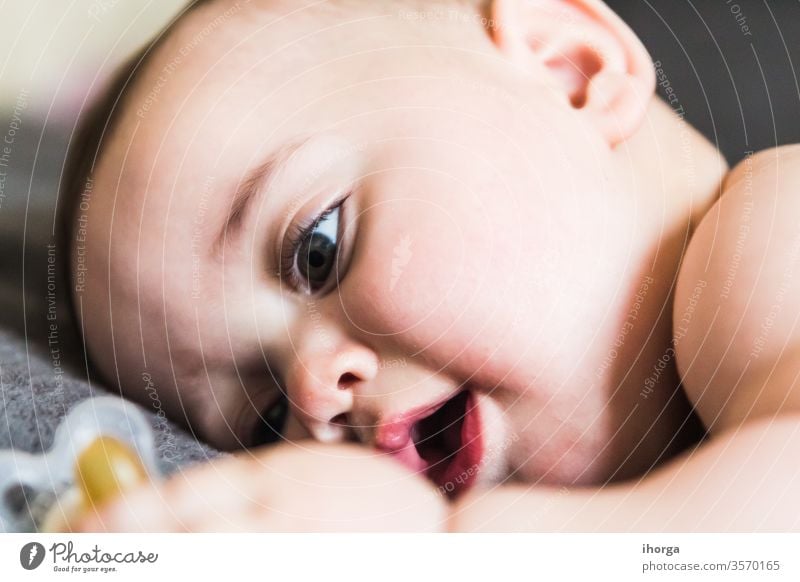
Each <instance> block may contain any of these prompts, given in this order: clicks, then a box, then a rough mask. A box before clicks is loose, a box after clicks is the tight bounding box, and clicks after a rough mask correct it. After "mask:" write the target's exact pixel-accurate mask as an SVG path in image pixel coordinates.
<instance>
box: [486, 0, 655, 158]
mask: <svg viewBox="0 0 800 582" xmlns="http://www.w3.org/2000/svg"><path fill="white" fill-rule="evenodd" d="M492 20H493V22H494V25H495V26H494V29H493V37H494V42H495V45H496V46H497V47H498V49H500V51H501V52H503V53H504V54H505V55H506V56H507V57H508V58H509V59H510V60H512V61H513V62H514V63H515V64H516V65H517V66H519V67H522V68H525V69H528V70H533V69H535V68H537V67H539V68H541V67H544V69H545V70H546V73H547V76H548V79H547V81H548V84H549V85H550V86H551V87H553V88H555V89H556V91H558V92H560V93H561V94H563V96H564V98H565V99H566V100H567V102H568V103H569V105H570V106H571V107H573V108H575V109H576V110H578V111H579V112H580V114H581V115H584V116H585V117H586V119H587V121H588V122H589V123H590V124H592V125H593V126H594V127H595V128H596V129H597V130H598V131H599V132H600V133H601V135H602V136H603V137H604V138H605V140H606V141H607V142H608V144H609V145H610V146H614V145H616V144H618V143H619V142H621V141H624V140H625V139H627V138H628V137H630V136H631V135H632V134H633V133H634V132H635V131H636V129H637V128H638V127H639V125H640V124H641V122H642V120H643V118H644V115H645V112H646V111H647V106H648V104H649V102H650V99H651V98H652V96H653V93H654V91H655V72H654V71H653V66H652V61H651V59H650V56H649V55H648V53H647V50H646V49H645V48H644V46H643V45H642V43H641V42H640V41H639V39H638V38H637V37H636V35H635V34H634V33H633V32H632V31H631V30H630V29H629V28H628V26H627V25H626V24H625V23H624V22H623V21H622V20H621V19H620V18H619V17H618V16H617V15H616V14H615V13H614V12H613V11H612V10H611V9H610V8H608V7H607V6H606V5H605V4H604V3H603V2H602V1H600V0H493V1H492Z"/></svg>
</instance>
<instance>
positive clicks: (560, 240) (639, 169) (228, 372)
mask: <svg viewBox="0 0 800 582" xmlns="http://www.w3.org/2000/svg"><path fill="white" fill-rule="evenodd" d="M655 82H656V74H655V70H654V67H653V64H652V61H651V59H650V57H649V56H648V54H647V52H646V50H645V49H644V48H643V46H642V44H641V43H640V42H639V40H638V39H637V38H636V37H635V35H634V34H633V33H632V31H631V30H630V29H629V28H628V27H627V26H626V25H625V24H624V23H623V22H622V21H621V20H620V19H619V18H618V17H617V16H616V15H615V14H614V13H613V12H612V11H611V10H610V9H609V8H608V7H607V6H605V5H604V4H603V3H602V2H601V1H600V0H485V1H483V0H440V1H438V2H432V1H431V0H417V1H414V0H392V1H389V0H385V1H381V2H375V1H368V0H327V1H326V0H321V1H311V0H306V1H303V2H298V1H297V0H205V1H200V2H196V3H195V4H193V5H192V6H191V7H190V8H189V9H188V10H187V11H186V12H184V13H183V14H182V15H181V16H180V17H179V18H178V19H177V20H176V21H175V22H174V23H173V24H172V25H171V26H169V27H168V28H167V30H166V31H165V33H164V34H162V35H160V36H159V37H158V38H157V39H156V40H155V42H154V43H153V44H152V45H151V47H150V48H148V49H147V50H145V51H144V52H143V53H142V55H140V57H137V58H136V59H134V61H133V62H132V65H131V66H129V67H127V68H126V69H125V70H124V71H123V72H121V73H120V75H119V76H118V79H117V82H116V83H115V85H114V86H113V87H112V88H111V90H110V91H109V92H108V94H107V96H106V97H105V98H104V99H103V100H102V101H101V103H100V104H99V106H98V108H97V109H96V111H95V112H94V114H93V115H92V116H91V117H90V118H89V120H88V122H86V123H85V128H84V132H83V133H82V134H81V136H79V138H78V139H77V140H76V141H75V144H74V148H73V158H72V160H71V175H70V178H69V179H68V180H67V182H66V184H67V187H66V192H65V193H64V196H63V199H64V200H63V203H64V221H65V224H66V227H67V232H68V234H69V237H70V238H69V249H70V253H71V272H72V292H73V301H74V308H75V312H76V315H77V317H78V321H79V325H80V328H81V330H82V333H83V337H84V338H85V345H86V349H87V353H88V356H89V358H90V360H91V361H92V362H93V364H94V366H95V367H96V369H97V371H98V372H99V374H100V376H101V377H102V378H103V379H104V380H105V381H107V382H108V383H110V384H112V385H118V386H119V387H120V389H121V390H122V391H123V393H124V394H125V395H126V396H128V397H130V398H133V399H137V400H140V401H142V402H147V401H148V400H149V398H150V394H151V392H152V391H153V390H156V391H157V395H158V399H159V401H160V402H161V403H163V406H164V408H165V410H166V412H167V414H168V415H170V416H171V417H172V418H173V419H176V420H178V421H182V422H184V423H185V424H186V425H187V426H188V427H190V428H191V429H192V430H193V431H194V432H195V433H196V434H197V435H198V436H199V437H201V438H203V439H205V440H206V441H208V442H210V443H212V444H214V445H216V446H218V447H220V448H223V449H239V448H243V447H244V448H247V450H246V451H245V452H243V453H240V454H239V455H236V456H234V457H233V458H230V459H227V460H224V461H221V462H215V463H210V464H207V465H204V466H202V467H199V468H197V469H195V470H193V471H189V472H186V473H183V474H181V475H179V476H177V477H174V478H173V479H172V480H170V481H168V482H167V483H166V484H163V485H160V486H158V485H156V486H148V487H145V488H142V489H141V490H138V491H135V492H133V493H131V494H130V495H127V496H126V497H125V498H124V499H122V500H121V501H120V502H119V503H116V504H114V505H112V506H110V507H106V508H103V509H102V510H101V511H100V512H99V513H97V514H96V515H94V516H92V517H91V518H88V519H86V520H85V521H84V522H82V523H81V524H78V525H77V527H79V528H81V529H85V530H97V529H107V530H110V531H118V530H142V529H144V530H172V529H189V530H224V529H234V530H242V529H252V530H300V531H307V530H348V529H349V530H361V531H363V530H416V531H424V530H434V531H436V530H448V531H478V530H544V531H547V530H558V529H569V530H621V531H629V530H637V529H638V530H647V531H653V530H668V529H674V530H694V529H702V530H745V531H747V530H752V529H770V530H785V529H792V528H797V527H798V525H799V524H798V517H797V516H798V515H800V512H799V511H798V510H799V509H800V501H799V500H800V495H798V492H800V481H798V478H797V476H796V473H797V470H796V464H797V463H796V456H797V451H798V447H800V418H799V417H798V416H797V410H798V407H800V397H798V391H797V390H796V389H794V379H795V375H796V372H797V365H796V364H793V363H792V362H793V361H798V360H797V359H796V358H794V357H793V354H794V352H795V351H797V349H798V346H800V343H798V341H800V332H796V331H794V324H795V320H796V314H797V313H800V311H798V309H799V308H800V300H798V299H792V297H800V293H798V290H797V289H796V287H797V283H796V279H793V278H792V274H793V272H794V271H793V269H794V265H795V263H796V261H797V259H798V254H800V223H799V222H798V220H797V219H796V218H795V217H796V216H798V211H799V210H800V208H798V206H800V202H798V201H797V199H796V197H793V194H794V192H793V190H792V189H791V188H790V187H789V184H791V183H792V181H793V178H796V177H800V151H798V150H796V149H794V148H782V149H780V150H773V151H771V152H767V153H762V154H758V155H756V156H751V157H748V158H747V159H746V160H745V162H743V163H742V164H740V166H739V167H737V168H736V169H735V170H734V171H733V172H732V173H730V174H729V173H728V168H727V167H726V164H725V162H724V161H723V159H722V158H721V156H720V155H719V153H718V152H717V150H716V149H715V148H714V147H713V146H712V145H711V144H710V143H708V142H707V141H706V140H705V139H704V138H703V137H701V136H700V135H699V134H698V133H697V132H695V131H694V130H693V129H691V128H690V127H688V126H687V125H686V124H685V123H684V122H683V121H682V119H681V118H680V117H679V116H678V115H676V114H675V113H674V112H673V110H672V109H670V108H669V107H668V106H667V105H665V104H664V103H662V102H661V101H660V100H659V99H658V98H657V97H656V96H655V94H654V88H655ZM778 170H780V174H779V173H778ZM720 195H721V197H720ZM690 239H691V244H689V242H690ZM773 312H774V313H773ZM767 322H769V324H768V326H767ZM705 436H707V437H708V438H706V439H705V440H703V439H704V437H705ZM700 441H703V442H702V443H701V444H699V445H698V443H699V442H700ZM273 443H275V444H276V445H275V446H270V447H260V448H253V447H258V446H259V445H266V444H273ZM364 445H366V446H364ZM601 486H602V487H601Z"/></svg>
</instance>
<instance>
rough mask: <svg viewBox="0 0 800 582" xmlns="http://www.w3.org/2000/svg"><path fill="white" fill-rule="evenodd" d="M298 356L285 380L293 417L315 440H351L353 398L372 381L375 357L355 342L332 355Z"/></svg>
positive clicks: (374, 373) (375, 366) (376, 367)
mask: <svg viewBox="0 0 800 582" xmlns="http://www.w3.org/2000/svg"><path fill="white" fill-rule="evenodd" d="M298 355H299V356H300V357H298V358H296V361H295V363H294V367H293V370H292V372H291V374H290V376H289V377H288V378H287V387H288V390H289V398H290V401H291V402H292V408H293V413H294V415H295V416H296V417H297V419H298V420H299V421H300V423H301V424H302V425H303V426H304V427H305V428H306V430H307V431H308V432H309V433H310V434H311V436H312V437H313V438H314V439H316V440H318V441H321V442H341V441H344V440H348V439H353V438H354V435H355V432H354V428H353V426H352V420H353V415H352V412H353V406H354V402H355V395H356V393H357V392H359V391H362V390H363V386H364V385H365V384H366V383H368V382H371V381H373V379H374V378H375V375H376V374H377V370H378V365H377V358H376V357H375V355H374V354H373V353H372V351H371V350H370V349H369V348H366V347H365V346H360V345H358V344H355V343H352V344H347V345H344V346H341V348H340V349H338V350H336V351H335V352H333V353H322V354H320V353H317V354H314V355H313V356H308V357H302V355H301V354H298Z"/></svg>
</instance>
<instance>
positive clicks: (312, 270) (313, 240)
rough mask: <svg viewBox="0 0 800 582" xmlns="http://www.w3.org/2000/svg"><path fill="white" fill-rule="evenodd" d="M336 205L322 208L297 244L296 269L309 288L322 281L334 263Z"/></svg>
mask: <svg viewBox="0 0 800 582" xmlns="http://www.w3.org/2000/svg"><path fill="white" fill-rule="evenodd" d="M340 209H341V205H339V206H336V207H333V208H330V209H328V210H327V211H325V212H324V213H323V214H322V216H320V217H319V218H318V219H317V220H316V221H315V222H314V224H313V226H312V227H311V228H310V229H308V231H307V232H306V233H304V235H303V237H302V239H301V240H300V243H299V245H298V247H297V259H296V264H297V271H298V273H299V276H300V277H301V280H302V283H303V285H304V286H306V287H307V288H308V289H309V290H311V291H318V290H319V289H320V288H322V287H323V286H324V285H325V283H326V282H327V281H328V278H329V277H330V275H331V271H332V270H333V267H334V265H335V264H336V253H337V250H338V241H339V212H340Z"/></svg>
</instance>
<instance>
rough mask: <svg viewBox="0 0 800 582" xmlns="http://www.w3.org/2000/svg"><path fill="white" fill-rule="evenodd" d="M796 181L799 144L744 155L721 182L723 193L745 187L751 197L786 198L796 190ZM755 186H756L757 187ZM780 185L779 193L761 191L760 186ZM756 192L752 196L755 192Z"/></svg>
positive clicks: (799, 171)
mask: <svg viewBox="0 0 800 582" xmlns="http://www.w3.org/2000/svg"><path fill="white" fill-rule="evenodd" d="M798 178H800V144H790V145H782V146H778V147H774V148H767V149H765V150H760V151H758V152H746V154H745V157H744V159H742V160H741V161H740V162H739V163H738V164H736V166H734V167H733V169H731V171H730V172H728V174H727V176H726V177H725V179H724V181H723V187H722V191H723V193H725V192H728V191H730V190H732V189H734V188H735V187H736V186H737V185H739V184H740V183H744V185H745V186H749V187H750V188H752V189H753V192H752V193H755V194H759V195H762V194H765V193H770V192H771V193H773V194H781V193H782V194H789V193H791V192H792V191H794V190H796V187H797V183H798V182H797V180H798ZM757 182H758V183H757ZM767 184H770V185H772V186H777V185H781V192H778V191H776V189H775V188H769V189H768V190H767V191H765V190H764V189H763V188H761V186H766V185H767ZM756 187H759V188H758V191H757V192H756V191H755V189H756Z"/></svg>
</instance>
